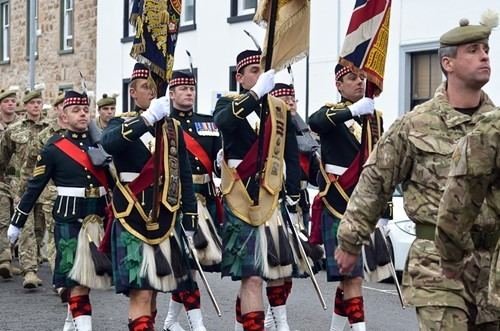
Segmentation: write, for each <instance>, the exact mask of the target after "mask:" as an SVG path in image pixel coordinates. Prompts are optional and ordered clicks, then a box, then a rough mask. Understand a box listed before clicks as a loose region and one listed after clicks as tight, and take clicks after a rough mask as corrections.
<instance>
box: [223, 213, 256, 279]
mask: <svg viewBox="0 0 500 331" xmlns="http://www.w3.org/2000/svg"><path fill="white" fill-rule="evenodd" d="M257 241H258V230H257V227H254V226H251V225H250V224H248V223H246V222H244V221H242V220H240V219H239V218H238V217H237V216H235V215H234V214H233V213H232V212H231V210H230V209H229V208H228V207H227V205H224V226H223V228H222V246H223V250H222V263H221V273H222V277H225V276H230V277H231V279H232V280H234V281H238V280H241V279H242V278H247V277H250V276H259V277H262V271H261V270H260V268H259V267H258V266H257V265H256V260H257V252H256V246H257Z"/></svg>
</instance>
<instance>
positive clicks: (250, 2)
mask: <svg viewBox="0 0 500 331" xmlns="http://www.w3.org/2000/svg"><path fill="white" fill-rule="evenodd" d="M256 8H257V0H231V16H230V17H228V19H227V22H228V23H237V22H243V21H251V20H252V19H253V16H254V14H255V9H256Z"/></svg>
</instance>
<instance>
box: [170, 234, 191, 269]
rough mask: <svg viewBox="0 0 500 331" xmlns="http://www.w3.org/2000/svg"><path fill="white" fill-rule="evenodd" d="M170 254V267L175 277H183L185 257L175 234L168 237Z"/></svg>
mask: <svg viewBox="0 0 500 331" xmlns="http://www.w3.org/2000/svg"><path fill="white" fill-rule="evenodd" d="M170 252H171V253H170V254H171V259H172V269H173V270H174V276H175V278H183V277H185V276H186V275H187V270H186V267H185V266H184V264H183V263H182V262H183V261H185V258H184V256H183V254H182V251H181V248H180V247H179V243H178V242H177V239H176V238H175V236H172V237H170Z"/></svg>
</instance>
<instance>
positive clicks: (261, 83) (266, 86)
mask: <svg viewBox="0 0 500 331" xmlns="http://www.w3.org/2000/svg"><path fill="white" fill-rule="evenodd" d="M273 88H274V69H271V70H268V71H266V72H265V73H263V74H261V75H260V76H259V79H257V82H256V83H255V85H254V87H252V88H251V89H250V91H252V92H254V93H255V94H256V95H257V97H259V99H260V98H262V97H263V96H264V95H265V94H267V93H269V92H271V90H272V89H273Z"/></svg>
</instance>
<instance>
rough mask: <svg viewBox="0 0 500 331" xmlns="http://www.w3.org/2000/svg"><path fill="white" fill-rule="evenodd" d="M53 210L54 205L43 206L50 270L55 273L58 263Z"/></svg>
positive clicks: (45, 204) (46, 204)
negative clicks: (56, 263)
mask: <svg viewBox="0 0 500 331" xmlns="http://www.w3.org/2000/svg"><path fill="white" fill-rule="evenodd" d="M52 208H54V203H53V202H52V203H44V204H43V206H42V210H43V214H44V219H45V227H46V230H47V231H46V232H47V246H46V247H47V259H48V260H49V265H50V270H51V271H52V272H54V266H55V262H56V243H55V240H54V226H55V224H54V216H52Z"/></svg>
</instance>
